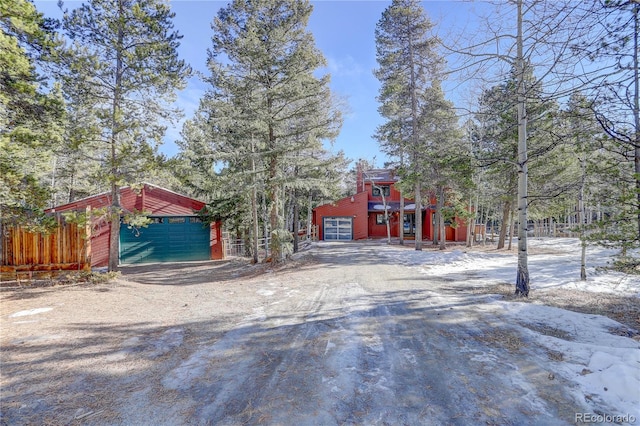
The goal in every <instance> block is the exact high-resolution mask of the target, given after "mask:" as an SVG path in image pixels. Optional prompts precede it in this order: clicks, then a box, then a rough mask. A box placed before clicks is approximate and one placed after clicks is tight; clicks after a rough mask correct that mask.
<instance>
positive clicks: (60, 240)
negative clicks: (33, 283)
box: [0, 214, 91, 281]
mask: <svg viewBox="0 0 640 426" xmlns="http://www.w3.org/2000/svg"><path fill="white" fill-rule="evenodd" d="M56 221H57V227H56V228H55V229H53V230H52V231H51V232H50V233H48V234H47V233H34V232H29V231H27V230H25V229H24V228H22V227H20V226H7V227H3V228H2V234H1V235H0V238H1V243H2V244H1V248H2V250H1V251H2V258H1V259H0V281H5V280H20V279H22V278H29V279H30V278H33V277H34V276H51V275H52V274H53V273H55V272H56V271H63V270H67V271H68V270H88V269H90V268H91V244H90V241H91V240H90V238H89V237H90V233H91V228H90V227H85V226H79V225H78V224H75V223H66V222H65V220H64V218H63V217H62V216H61V215H59V214H58V215H56Z"/></svg>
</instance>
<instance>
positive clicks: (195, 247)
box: [49, 184, 224, 267]
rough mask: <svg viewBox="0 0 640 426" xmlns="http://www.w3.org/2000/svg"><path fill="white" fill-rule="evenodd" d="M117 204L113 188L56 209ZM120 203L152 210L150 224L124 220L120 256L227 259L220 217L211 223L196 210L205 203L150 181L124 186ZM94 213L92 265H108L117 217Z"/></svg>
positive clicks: (131, 208) (125, 207)
mask: <svg viewBox="0 0 640 426" xmlns="http://www.w3.org/2000/svg"><path fill="white" fill-rule="evenodd" d="M110 205H111V193H103V194H98V195H94V196H91V197H87V198H83V199H81V200H78V201H74V202H72V203H69V204H64V205H62V206H57V207H55V208H53V209H51V210H49V211H51V212H69V211H82V212H84V211H86V209H87V208H90V209H91V210H93V211H96V210H97V209H101V208H104V207H108V206H110ZM120 205H121V206H122V209H123V210H124V211H125V212H127V211H128V212H133V211H139V212H142V211H144V212H148V213H149V218H150V219H151V221H152V222H151V223H150V224H149V225H148V226H147V227H140V228H132V227H129V226H128V225H127V224H126V223H122V221H121V223H120V256H119V262H120V263H121V264H126V263H149V262H178V261H192V260H209V259H222V258H223V257H224V250H223V246H222V231H221V226H220V223H218V222H216V223H212V224H211V225H210V226H207V225H205V224H203V223H202V221H201V220H200V218H199V217H198V216H197V215H196V212H197V211H198V210H201V209H202V208H203V207H204V206H205V203H204V202H202V201H199V200H195V199H193V198H189V197H187V196H184V195H181V194H178V193H176V192H173V191H170V190H168V189H164V188H161V187H159V186H155V185H151V184H144V185H143V187H142V188H141V189H140V190H134V189H133V188H131V187H124V188H121V190H120ZM104 219H105V218H100V217H99V216H98V217H96V218H95V219H94V223H93V224H92V233H91V238H90V241H89V245H88V247H89V250H90V257H91V266H93V267H101V266H107V265H108V263H109V245H110V230H111V223H109V222H107V221H106V220H104Z"/></svg>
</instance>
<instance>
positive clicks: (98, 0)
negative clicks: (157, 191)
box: [63, 0, 190, 270]
mask: <svg viewBox="0 0 640 426" xmlns="http://www.w3.org/2000/svg"><path fill="white" fill-rule="evenodd" d="M173 17H174V14H173V13H172V12H171V11H170V9H169V6H168V4H166V3H165V2H162V1H160V0H91V1H89V2H88V3H86V4H83V5H82V6H80V7H79V8H77V9H75V10H72V11H65V14H64V19H63V26H64V29H65V30H66V33H67V36H68V37H69V38H70V39H71V41H72V44H71V45H70V46H69V49H68V67H69V74H68V77H67V79H66V84H67V85H68V86H71V87H73V91H72V92H73V93H74V94H77V95H78V96H81V97H85V98H86V99H84V100H83V104H84V105H87V106H90V107H91V110H92V111H91V113H92V115H93V116H94V117H95V118H97V120H98V124H97V125H98V127H99V129H100V133H99V140H98V142H99V144H100V148H99V149H100V150H101V152H104V153H105V161H104V169H103V171H102V175H103V176H104V178H105V180H106V182H107V183H108V185H109V187H110V191H111V212H110V219H111V224H112V226H111V237H110V238H111V244H110V252H109V270H115V269H117V266H118V260H119V259H118V257H119V237H120V226H119V223H120V220H119V218H120V214H121V208H120V201H119V198H120V187H121V186H122V185H126V184H129V183H135V181H136V180H137V179H138V178H139V173H140V172H141V171H143V170H144V169H145V167H147V166H148V165H149V164H152V160H153V152H154V151H153V149H154V146H155V145H158V144H160V143H161V141H162V137H163V135H164V132H165V130H166V123H170V122H172V121H174V120H175V119H176V118H177V117H179V112H178V111H176V110H175V109H174V108H172V107H171V103H172V101H173V100H174V96H175V95H174V94H175V91H176V90H178V89H180V88H182V87H183V86H184V84H185V79H186V77H187V76H188V74H189V72H190V70H189V68H188V67H187V66H186V65H185V63H184V62H183V61H182V60H180V59H178V55H177V47H178V45H179V40H180V37H181V36H180V35H179V34H178V33H177V32H175V31H174V30H173V23H172V19H173ZM75 102H78V100H77V99H76V100H75Z"/></svg>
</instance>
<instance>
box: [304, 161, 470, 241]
mask: <svg viewBox="0 0 640 426" xmlns="http://www.w3.org/2000/svg"><path fill="white" fill-rule="evenodd" d="M356 180H357V181H356V194H355V195H353V196H351V197H346V198H343V199H341V200H338V201H336V202H335V203H332V204H324V205H321V206H318V207H316V208H315V209H314V210H313V223H314V225H316V226H317V227H318V239H320V240H325V241H348V240H361V239H366V238H386V237H387V227H386V224H385V221H384V202H383V197H382V195H383V194H384V198H385V201H386V204H387V211H388V214H389V224H390V228H391V229H390V230H391V236H392V237H399V236H400V232H402V233H403V236H404V238H405V239H415V236H416V232H422V239H423V240H430V239H433V228H434V223H435V220H434V219H435V198H433V197H431V199H430V200H429V203H428V204H427V202H426V201H427V200H423V204H425V205H423V207H422V211H421V212H419V213H418V214H421V215H422V230H416V226H415V222H416V210H415V209H416V207H415V203H414V202H413V200H410V199H407V198H405V199H404V218H403V220H400V191H398V190H397V189H396V187H395V184H396V182H397V181H398V177H397V176H395V175H394V173H393V171H391V170H386V169H374V170H367V171H363V170H362V169H361V168H360V166H359V165H358V171H357V178H356ZM457 225H458V226H456V227H452V226H451V225H449V224H447V225H446V226H445V234H446V239H447V241H466V238H467V227H466V226H463V223H462V222H461V221H459V220H458V221H457Z"/></svg>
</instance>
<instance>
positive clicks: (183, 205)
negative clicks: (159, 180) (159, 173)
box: [47, 183, 205, 216]
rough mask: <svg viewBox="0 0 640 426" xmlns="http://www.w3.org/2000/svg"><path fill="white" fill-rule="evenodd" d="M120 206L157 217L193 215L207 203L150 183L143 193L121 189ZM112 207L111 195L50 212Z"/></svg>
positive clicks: (85, 199) (92, 198)
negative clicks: (89, 207)
mask: <svg viewBox="0 0 640 426" xmlns="http://www.w3.org/2000/svg"><path fill="white" fill-rule="evenodd" d="M120 204H121V206H122V207H123V208H124V209H125V210H129V211H132V210H133V209H136V210H139V211H142V210H146V211H149V212H150V213H151V214H155V215H177V216H178V215H192V214H193V212H194V211H197V210H200V209H202V207H204V205H205V203H204V202H202V201H200V200H196V199H194V198H191V197H187V196H186V195H182V194H178V193H177V192H174V191H171V190H169V189H166V188H162V187H160V186H157V185H153V184H150V183H144V185H143V187H142V189H141V191H139V192H138V191H134V190H133V188H131V187H129V186H125V187H122V188H120ZM109 205H111V193H110V192H103V193H100V194H96V195H92V196H89V197H85V198H82V199H79V200H76V201H73V202H71V203H67V204H63V205H59V206H56V207H54V208H52V209H48V210H47V211H48V212H63V211H72V210H82V209H85V208H86V207H87V206H91V207H92V208H100V207H107V206H109Z"/></svg>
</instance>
